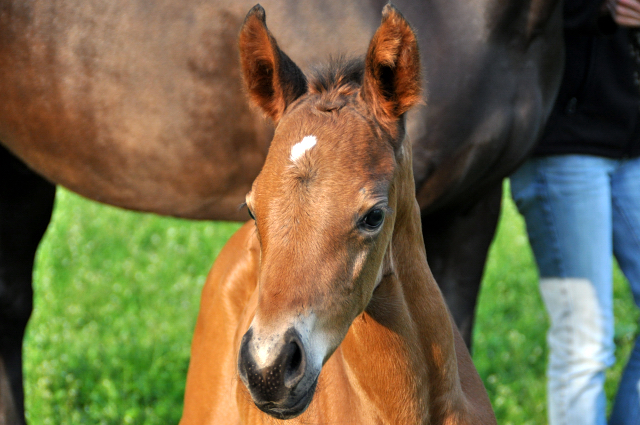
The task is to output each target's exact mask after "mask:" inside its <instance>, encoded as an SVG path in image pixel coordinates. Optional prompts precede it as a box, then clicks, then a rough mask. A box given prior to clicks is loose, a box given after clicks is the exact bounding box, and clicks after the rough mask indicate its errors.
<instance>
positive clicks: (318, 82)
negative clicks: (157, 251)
mask: <svg viewBox="0 0 640 425" xmlns="http://www.w3.org/2000/svg"><path fill="white" fill-rule="evenodd" d="M309 48H312V46H309ZM240 51H241V59H242V70H243V73H244V80H245V84H246V87H247V90H248V92H249V95H250V97H251V100H252V101H253V102H254V103H255V104H257V105H258V106H260V107H261V108H262V110H263V111H264V112H265V113H266V114H267V115H268V116H269V117H270V118H271V119H272V120H273V121H274V123H275V124H276V130H275V135H274V138H273V142H272V144H271V148H270V151H269V154H268V156H267V159H266V162H265V165H264V168H263V169H262V172H261V173H260V175H259V176H258V178H257V179H256V181H255V182H254V184H253V188H252V190H251V192H250V193H249V194H248V195H247V206H248V208H249V211H250V213H251V215H252V217H254V219H255V224H256V233H257V236H258V238H259V240H260V249H261V261H260V266H259V273H258V276H259V278H258V279H259V281H258V285H259V299H258V306H257V309H256V312H255V317H254V318H253V321H252V322H251V326H250V328H249V330H248V332H247V333H246V334H245V336H244V338H243V340H242V344H241V348H240V355H239V359H238V367H239V373H240V377H241V379H242V381H243V382H244V384H245V385H246V386H247V388H248V389H249V391H250V393H251V396H252V398H253V400H254V402H255V404H256V405H257V406H258V407H259V408H260V409H262V410H263V411H265V412H267V413H269V414H271V415H273V416H275V417H278V418H291V417H295V416H297V415H299V414H300V413H302V412H303V411H304V410H305V409H306V408H307V406H308V405H309V403H310V401H311V399H312V397H313V393H314V390H315V386H316V383H317V379H318V375H319V373H320V369H321V368H322V365H323V364H324V362H326V361H327V359H328V358H329V357H330V356H331V354H332V353H333V352H334V351H335V350H336V348H337V347H338V345H340V343H341V341H342V340H343V338H344V337H345V335H346V333H347V331H348V329H349V326H350V325H351V323H352V321H353V320H354V319H355V318H356V317H357V316H358V315H359V314H360V313H362V312H363V311H364V310H365V308H366V307H367V305H368V303H369V301H370V300H371V298H372V295H373V293H374V291H375V289H376V287H377V286H378V285H379V284H380V282H381V281H382V280H383V277H384V276H385V275H386V274H389V273H392V272H393V264H392V261H391V260H390V256H389V255H386V253H388V251H389V247H390V243H391V239H392V235H393V230H394V225H395V223H396V220H398V219H401V215H402V214H405V213H406V211H407V209H409V210H411V209H413V208H414V207H415V198H414V192H413V175H412V174H411V152H410V146H409V143H408V142H407V141H405V131H404V114H405V112H407V110H409V109H410V108H411V107H412V106H413V105H415V104H416V103H418V102H419V101H420V82H421V80H420V60H419V55H418V46H417V42H416V38H415V35H414V33H413V31H412V29H411V27H410V26H409V24H408V23H407V21H406V20H405V19H404V18H403V17H402V15H401V14H400V13H399V12H398V11H397V10H396V9H395V8H394V7H393V6H390V5H387V6H386V7H385V8H384V10H383V14H382V23H381V25H380V27H379V28H378V30H377V32H376V34H375V35H374V37H373V39H372V40H371V44H370V46H369V50H368V52H367V55H366V58H365V60H364V62H362V61H336V62H334V63H333V64H331V65H330V66H329V68H328V69H326V70H325V71H321V72H319V73H318V75H316V76H315V77H314V78H313V79H311V80H310V81H309V82H307V79H306V78H305V76H304V74H303V73H302V71H300V69H299V68H298V67H297V66H296V65H295V64H294V63H293V62H292V61H291V59H289V57H287V55H286V54H284V53H283V52H282V51H281V50H280V49H279V48H278V45H277V43H276V41H275V39H274V38H273V36H272V35H271V33H270V32H269V31H268V30H267V27H266V24H265V13H264V10H263V9H262V7H260V6H255V7H254V8H253V9H252V10H251V11H250V12H249V14H248V15H247V18H246V20H245V22H244V25H243V28H242V31H241V34H240Z"/></svg>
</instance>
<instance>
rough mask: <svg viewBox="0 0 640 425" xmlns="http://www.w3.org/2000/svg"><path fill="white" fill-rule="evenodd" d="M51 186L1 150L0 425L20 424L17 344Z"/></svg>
mask: <svg viewBox="0 0 640 425" xmlns="http://www.w3.org/2000/svg"><path fill="white" fill-rule="evenodd" d="M54 196H55V186H54V185H53V184H51V183H49V182H47V181H46V180H44V179H43V178H42V177H40V176H38V175H37V174H35V173H34V172H33V171H31V170H30V169H28V168H27V167H26V166H25V165H24V164H23V163H22V162H20V161H19V160H18V159H17V158H15V157H14V156H13V155H12V154H11V153H9V152H8V151H7V150H6V149H5V148H4V147H2V146H1V145H0V425H5V424H7V425H13V424H22V423H24V421H25V420H24V391H23V386H22V339H23V336H24V331H25V327H26V325H27V321H28V320H29V316H30V315H31V309H32V306H33V289H32V287H31V276H32V270H33V260H34V256H35V252H36V249H37V248H38V244H39V243H40V239H41V238H42V235H43V234H44V231H45V230H46V228H47V225H48V224H49V220H50V218H51V211H52V209H53V199H54Z"/></svg>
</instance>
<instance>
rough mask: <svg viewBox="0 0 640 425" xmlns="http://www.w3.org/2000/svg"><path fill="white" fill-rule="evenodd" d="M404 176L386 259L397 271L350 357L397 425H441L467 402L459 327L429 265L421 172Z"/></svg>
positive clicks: (353, 335)
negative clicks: (418, 186) (417, 180)
mask: <svg viewBox="0 0 640 425" xmlns="http://www.w3.org/2000/svg"><path fill="white" fill-rule="evenodd" d="M409 163H410V158H409ZM403 172H405V173H407V174H409V175H408V176H405V177H406V178H401V179H399V180H400V181H401V182H402V186H403V187H398V190H400V191H402V193H399V194H398V206H397V211H398V217H397V219H396V223H395V228H394V234H393V239H392V242H391V244H390V247H389V250H388V252H387V255H386V258H385V261H387V262H389V261H390V262H392V265H391V266H390V267H388V268H389V269H390V270H391V272H388V273H387V274H385V276H384V277H383V280H382V282H381V283H380V285H379V286H378V288H377V289H376V292H375V293H374V296H373V298H372V301H371V303H370V304H369V306H368V307H367V310H366V311H365V313H363V315H362V316H361V317H359V318H358V319H357V320H356V321H355V322H354V323H353V325H352V327H351V330H350V332H349V334H348V335H347V338H346V339H345V341H344V342H343V352H344V355H345V360H346V361H347V362H349V364H350V367H351V368H352V369H354V372H355V373H354V374H355V375H356V376H362V377H363V378H362V379H361V382H360V383H359V385H360V386H361V387H362V389H363V390H364V391H365V392H367V393H368V394H369V395H371V396H372V397H373V395H374V394H375V396H376V397H377V398H378V399H377V400H372V402H374V403H376V404H377V403H380V406H379V409H380V411H381V413H382V412H384V411H387V412H389V413H390V414H391V412H393V415H394V416H392V417H390V418H388V419H389V421H390V423H398V424H400V423H440V422H439V421H441V420H443V419H444V418H445V417H446V416H447V415H448V414H449V413H450V412H451V410H453V409H457V408H458V407H459V404H458V403H459V402H460V403H462V392H461V388H460V380H459V377H458V365H457V360H456V353H455V346H454V335H453V328H452V322H451V320H450V316H449V312H448V310H447V308H446V306H445V304H444V301H443V299H442V295H441V293H440V290H439V288H438V286H437V284H436V283H435V280H434V279H433V276H432V274H431V271H430V270H429V267H428V265H427V261H426V256H425V251H424V243H423V239H422V230H421V222H420V211H419V208H418V205H417V203H416V201H415V196H414V193H415V192H414V186H413V174H412V172H411V169H410V167H409V169H408V170H403ZM352 356H353V357H352ZM350 360H352V361H350ZM363 360H364V361H363ZM356 369H359V371H360V372H361V373H362V375H359V374H358V370H356ZM398 412H402V415H404V416H403V417H398Z"/></svg>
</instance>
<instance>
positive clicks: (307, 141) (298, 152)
mask: <svg viewBox="0 0 640 425" xmlns="http://www.w3.org/2000/svg"><path fill="white" fill-rule="evenodd" d="M317 142H318V139H316V136H305V137H304V138H303V139H302V140H301V141H299V142H298V143H296V144H295V145H293V147H292V148H291V156H289V159H291V161H292V162H296V161H297V160H298V159H300V158H302V155H304V153H305V152H307V151H308V150H309V149H311V148H312V147H314V146H315V145H316V143H317Z"/></svg>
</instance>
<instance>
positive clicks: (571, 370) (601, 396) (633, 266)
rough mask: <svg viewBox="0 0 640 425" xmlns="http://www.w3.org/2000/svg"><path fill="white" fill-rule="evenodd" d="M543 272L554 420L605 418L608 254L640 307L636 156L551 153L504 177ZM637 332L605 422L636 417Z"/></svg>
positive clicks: (639, 401) (585, 424)
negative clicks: (613, 256) (548, 326)
mask: <svg viewBox="0 0 640 425" xmlns="http://www.w3.org/2000/svg"><path fill="white" fill-rule="evenodd" d="M511 192H512V195H513V199H514V200H515V202H516V205H517V206H518V209H519V210H520V213H521V214H522V215H523V216H524V218H525V221H526V224H527V232H528V234H529V241H530V243H531V248H532V250H533V253H534V255H535V258H536V262H537V264H538V269H539V272H540V292H541V294H542V298H543V301H544V303H545V307H546V309H547V312H548V313H549V318H550V322H551V326H550V329H549V332H548V334H547V342H548V346H549V365H548V369H547V378H548V386H547V397H548V408H549V423H550V424H551V425H561V424H562V425H563V424H567V425H572V424H581V425H596V424H597V425H604V424H605V423H606V397H605V393H604V380H605V370H606V368H607V367H609V366H611V365H612V364H613V362H614V350H615V347H614V342H613V336H614V335H613V332H614V331H613V329H614V318H613V276H612V275H613V273H612V268H613V259H612V253H613V255H615V257H616V259H617V260H618V264H619V265H620V268H621V270H622V272H623V273H624V275H625V276H626V277H627V279H628V280H629V284H630V286H631V291H632V293H633V297H634V300H635V303H636V305H638V306H640V158H633V159H623V160H614V159H609V158H601V157H596V156H590V155H557V156H548V157H538V158H532V159H530V160H528V161H527V162H526V163H525V164H524V165H523V166H522V167H521V168H520V169H519V170H518V171H516V173H515V174H513V175H512V176H511ZM639 385H640V338H638V339H636V341H635V346H634V348H633V351H632V354H631V358H630V359H629V362H628V363H627V366H626V368H625V371H624V373H623V375H622V379H621V382H620V385H619V387H618V393H617V397H616V400H615V403H614V406H613V410H612V414H611V418H610V424H611V425H614V424H615V425H619V424H625V425H626V424H636V425H639V424H640V395H639V391H638V386H639Z"/></svg>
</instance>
